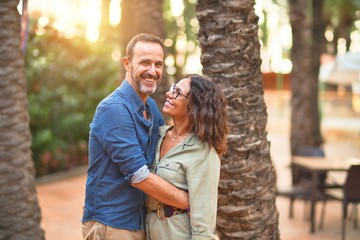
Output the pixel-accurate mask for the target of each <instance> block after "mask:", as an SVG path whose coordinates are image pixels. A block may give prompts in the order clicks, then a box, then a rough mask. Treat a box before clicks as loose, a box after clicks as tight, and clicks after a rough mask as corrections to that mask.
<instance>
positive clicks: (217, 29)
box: [196, 0, 279, 240]
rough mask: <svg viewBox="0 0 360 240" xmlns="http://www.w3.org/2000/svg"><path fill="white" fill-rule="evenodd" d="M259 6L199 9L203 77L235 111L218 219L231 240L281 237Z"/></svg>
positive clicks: (228, 1) (238, 0)
mask: <svg viewBox="0 0 360 240" xmlns="http://www.w3.org/2000/svg"><path fill="white" fill-rule="evenodd" d="M254 4H255V1H254V0H224V1H212V0H199V1H198V4H197V6H196V14H197V18H198V20H199V23H200V30H199V34H198V40H199V42H200V47H201V50H202V55H201V63H202V65H203V74H204V75H206V76H207V77H208V78H210V79H212V80H213V81H214V82H216V83H217V84H219V85H220V87H221V88H222V89H223V91H224V93H225V96H226V98H227V102H228V110H229V126H230V133H231V134H230V135H229V137H228V145H229V150H228V153H227V155H226V156H225V157H224V158H223V159H222V166H221V176H220V185H219V203H218V218H217V231H218V235H219V236H220V238H221V239H225V240H226V239H266V240H269V239H279V230H278V212H277V210H276V205H275V199H276V195H275V184H276V179H275V172H274V166H273V164H272V161H271V158H270V146H269V142H268V140H267V133H266V130H265V127H266V124H267V112H266V106H265V102H264V92H263V85H262V76H261V72H260V65H261V59H260V44H259V39H258V17H257V16H256V15H255V12H254Z"/></svg>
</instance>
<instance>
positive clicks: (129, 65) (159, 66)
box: [124, 42, 164, 95]
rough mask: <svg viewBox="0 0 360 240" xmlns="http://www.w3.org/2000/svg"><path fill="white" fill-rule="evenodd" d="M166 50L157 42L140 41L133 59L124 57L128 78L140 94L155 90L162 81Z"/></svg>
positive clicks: (150, 92) (147, 93)
mask: <svg viewBox="0 0 360 240" xmlns="http://www.w3.org/2000/svg"><path fill="white" fill-rule="evenodd" d="M163 59H164V51H163V49H162V47H161V46H160V45H159V44H157V43H149V42H138V43H137V44H136V45H135V48H134V54H133V58H132V60H131V61H129V59H127V58H125V59H124V66H125V69H126V71H127V73H128V74H127V78H130V79H128V81H129V82H130V84H131V85H132V86H133V87H134V88H135V90H136V91H137V92H138V93H139V94H140V95H149V94H152V93H154V92H155V90H156V87H157V85H158V84H159V83H160V81H161V77H162V71H163Z"/></svg>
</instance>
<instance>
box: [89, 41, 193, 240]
mask: <svg viewBox="0 0 360 240" xmlns="http://www.w3.org/2000/svg"><path fill="white" fill-rule="evenodd" d="M163 61H164V45H163V43H162V41H161V40H160V39H159V38H158V37H156V36H154V35H151V34H139V35H136V36H135V37H134V38H133V39H132V40H131V41H130V42H129V44H128V46H127V49H126V57H124V58H123V65H124V68H125V70H126V75H125V80H124V81H123V82H122V84H121V85H120V87H118V88H117V89H116V90H115V91H114V92H113V93H112V94H110V95H109V96H108V97H106V98H105V99H104V100H102V101H101V102H100V104H99V105H98V107H97V109H96V112H95V115H94V118H93V121H92V123H91V124H90V134H89V168H88V176H87V181H86V196H85V208H84V215H83V219H82V222H83V225H82V231H83V237H84V239H87V240H88V239H92V240H95V239H130V240H140V239H145V233H144V218H145V213H146V212H145V207H144V204H145V197H146V195H145V193H147V194H149V195H150V196H152V197H155V198H157V199H158V200H160V201H161V202H163V203H166V204H169V205H172V206H175V207H178V208H183V209H184V208H187V207H189V206H188V205H189V201H188V196H187V193H186V192H184V191H181V190H179V189H177V188H176V187H174V186H172V185H171V184H170V183H168V182H166V181H165V180H163V179H161V178H160V177H158V176H156V175H155V174H153V173H150V172H149V169H148V166H149V165H150V164H151V163H152V161H153V159H154V156H155V148H156V144H157V139H158V135H159V131H158V128H159V126H161V125H163V124H164V120H163V118H162V116H161V114H160V111H159V110H158V108H157V107H156V104H155V101H154V100H152V99H151V98H149V95H150V94H152V93H154V92H155V90H156V87H157V85H158V84H159V82H160V81H161V76H162V71H163V64H164V63H163ZM134 186H135V187H134ZM144 192H145V193H144ZM110 236H111V238H110Z"/></svg>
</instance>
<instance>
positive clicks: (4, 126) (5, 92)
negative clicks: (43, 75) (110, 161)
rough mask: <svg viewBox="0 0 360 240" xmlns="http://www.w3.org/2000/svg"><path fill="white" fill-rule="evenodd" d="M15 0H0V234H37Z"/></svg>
mask: <svg viewBox="0 0 360 240" xmlns="http://www.w3.org/2000/svg"><path fill="white" fill-rule="evenodd" d="M18 3H19V1H18V0H2V1H1V2H0V26H1V28H0V53H1V54H0V132H1V134H0V176H1V178H0V239H6V240H25V239H26V240H32V239H33V240H41V239H44V232H43V230H42V229H41V227H40V219H41V214H40V209H39V204H38V199H37V194H36V189H35V171H34V166H33V161H32V157H31V134H30V129H29V122H30V119H29V114H28V109H27V105H28V102H27V94H26V80H25V75H24V57H23V55H22V53H21V49H20V16H19V13H18V11H17V8H16V7H17V5H18Z"/></svg>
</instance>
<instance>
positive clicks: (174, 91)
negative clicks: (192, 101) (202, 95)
mask: <svg viewBox="0 0 360 240" xmlns="http://www.w3.org/2000/svg"><path fill="white" fill-rule="evenodd" d="M169 91H170V92H171V93H172V95H173V98H174V99H177V98H178V97H179V96H183V97H184V98H186V99H189V97H188V96H187V95H185V94H183V93H182V92H181V90H180V89H179V88H178V87H176V84H174V83H173V84H172V85H171V87H170V89H169Z"/></svg>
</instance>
